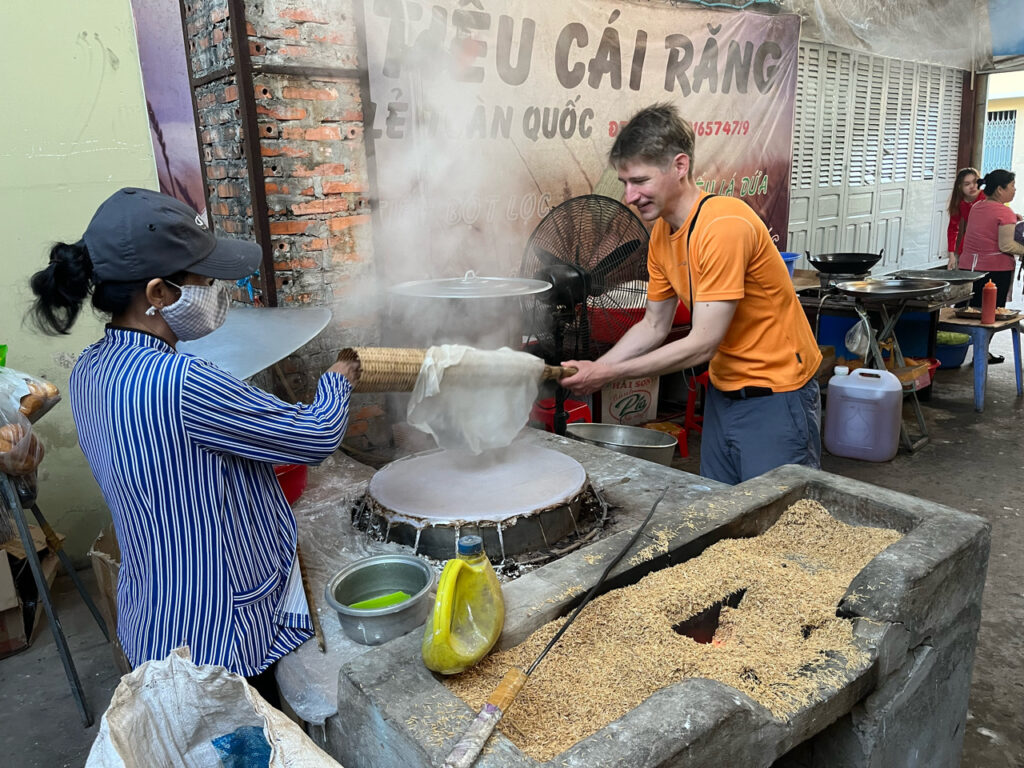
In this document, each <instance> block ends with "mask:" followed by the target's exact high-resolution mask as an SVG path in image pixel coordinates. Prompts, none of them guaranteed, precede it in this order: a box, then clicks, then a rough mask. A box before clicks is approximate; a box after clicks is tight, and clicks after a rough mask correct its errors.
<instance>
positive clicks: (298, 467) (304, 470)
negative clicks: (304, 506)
mask: <svg viewBox="0 0 1024 768" xmlns="http://www.w3.org/2000/svg"><path fill="white" fill-rule="evenodd" d="M274 474H275V475H277V482H278V483H280V484H281V490H282V491H284V497H285V499H286V500H287V501H288V504H294V503H295V502H296V501H298V500H299V497H300V496H302V492H303V491H304V490H306V481H307V480H308V479H309V467H307V466H306V465H305V464H277V465H276V466H275V467H274Z"/></svg>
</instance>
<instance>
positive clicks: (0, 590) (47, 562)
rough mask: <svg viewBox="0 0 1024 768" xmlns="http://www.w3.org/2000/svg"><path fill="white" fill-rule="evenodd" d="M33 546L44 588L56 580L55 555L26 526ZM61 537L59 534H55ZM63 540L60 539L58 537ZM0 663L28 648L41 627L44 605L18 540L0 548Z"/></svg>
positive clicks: (43, 539)
mask: <svg viewBox="0 0 1024 768" xmlns="http://www.w3.org/2000/svg"><path fill="white" fill-rule="evenodd" d="M29 531H30V532H31V534H32V543H33V545H34V546H35V549H36V552H37V553H38V554H39V560H40V565H42V568H43V578H44V579H45V580H46V584H47V587H52V586H53V581H54V579H55V578H56V577H57V565H58V563H59V561H58V559H57V553H56V552H51V551H50V550H49V548H48V547H47V546H46V536H45V535H44V534H43V532H42V531H41V530H40V529H39V528H37V527H36V526H34V525H30V526H29ZM58 536H60V534H58ZM60 538H61V539H63V538H64V537H63V536H60ZM0 550H2V551H3V554H2V555H0V559H2V560H3V562H0V659H2V658H3V657H5V656H10V655H11V654H12V653H17V652H18V651H22V650H24V649H25V648H28V647H29V646H30V645H31V644H32V643H33V642H35V639H36V638H37V637H38V636H39V632H40V631H42V628H43V626H44V625H45V624H46V622H45V621H43V602H42V600H40V599H39V594H38V589H37V587H36V582H35V579H34V578H33V577H32V570H31V568H29V565H28V561H27V560H26V555H25V548H24V547H23V546H22V543H21V538H20V537H19V536H18V535H17V534H15V536H14V538H13V539H8V540H7V541H5V542H3V543H2V544H0Z"/></svg>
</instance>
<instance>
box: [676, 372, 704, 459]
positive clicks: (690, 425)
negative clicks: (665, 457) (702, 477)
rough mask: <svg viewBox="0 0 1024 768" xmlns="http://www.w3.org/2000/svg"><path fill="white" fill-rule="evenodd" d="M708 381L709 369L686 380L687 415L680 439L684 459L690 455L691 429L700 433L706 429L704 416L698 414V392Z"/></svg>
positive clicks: (681, 453) (680, 451) (680, 450)
mask: <svg viewBox="0 0 1024 768" xmlns="http://www.w3.org/2000/svg"><path fill="white" fill-rule="evenodd" d="M708 381H709V379H708V372H707V371H703V372H701V373H698V374H697V375H696V376H690V377H689V378H688V379H687V381H686V389H687V392H686V415H685V416H684V417H683V434H682V435H681V436H680V440H679V453H680V455H681V456H682V457H683V458H684V459H685V458H688V457H689V455H690V450H689V448H688V447H687V442H688V441H689V439H690V430H691V429H692V430H693V431H694V432H696V433H697V434H698V435H699V434H700V433H701V432H702V431H703V429H704V417H703V416H700V415H698V414H697V393H698V391H699V388H700V387H704V388H705V389H707V386H708Z"/></svg>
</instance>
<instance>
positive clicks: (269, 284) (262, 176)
mask: <svg viewBox="0 0 1024 768" xmlns="http://www.w3.org/2000/svg"><path fill="white" fill-rule="evenodd" d="M228 25H229V27H230V29H231V48H232V51H233V52H234V56H235V84H236V85H237V86H238V106H239V110H240V112H241V121H242V151H243V152H244V153H245V164H246V167H247V169H248V172H249V202H250V204H251V205H252V225H253V229H254V230H255V232H254V234H255V235H256V242H258V243H259V244H260V246H261V247H262V248H263V262H262V264H261V266H260V276H261V277H262V278H263V300H264V303H265V304H266V305H267V306H268V307H276V306H277V283H276V277H275V274H276V273H275V272H274V249H273V248H272V247H271V243H270V215H269V213H268V211H267V188H266V171H265V169H264V167H263V153H262V149H261V146H260V125H259V119H258V117H257V115H256V101H255V98H254V96H253V71H252V56H251V54H250V53H249V33H248V31H247V30H246V24H245V0H228Z"/></svg>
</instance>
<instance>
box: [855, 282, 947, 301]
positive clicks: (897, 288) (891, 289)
mask: <svg viewBox="0 0 1024 768" xmlns="http://www.w3.org/2000/svg"><path fill="white" fill-rule="evenodd" d="M836 288H838V289H839V290H840V291H842V292H843V293H847V294H850V295H851V296H860V297H862V298H864V299H868V300H876V301H884V300H886V299H918V298H921V297H922V296H930V295H931V294H934V293H938V292H939V291H941V290H944V289H945V288H949V283H947V282H946V281H944V280H852V281H850V282H846V283H837V284H836Z"/></svg>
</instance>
